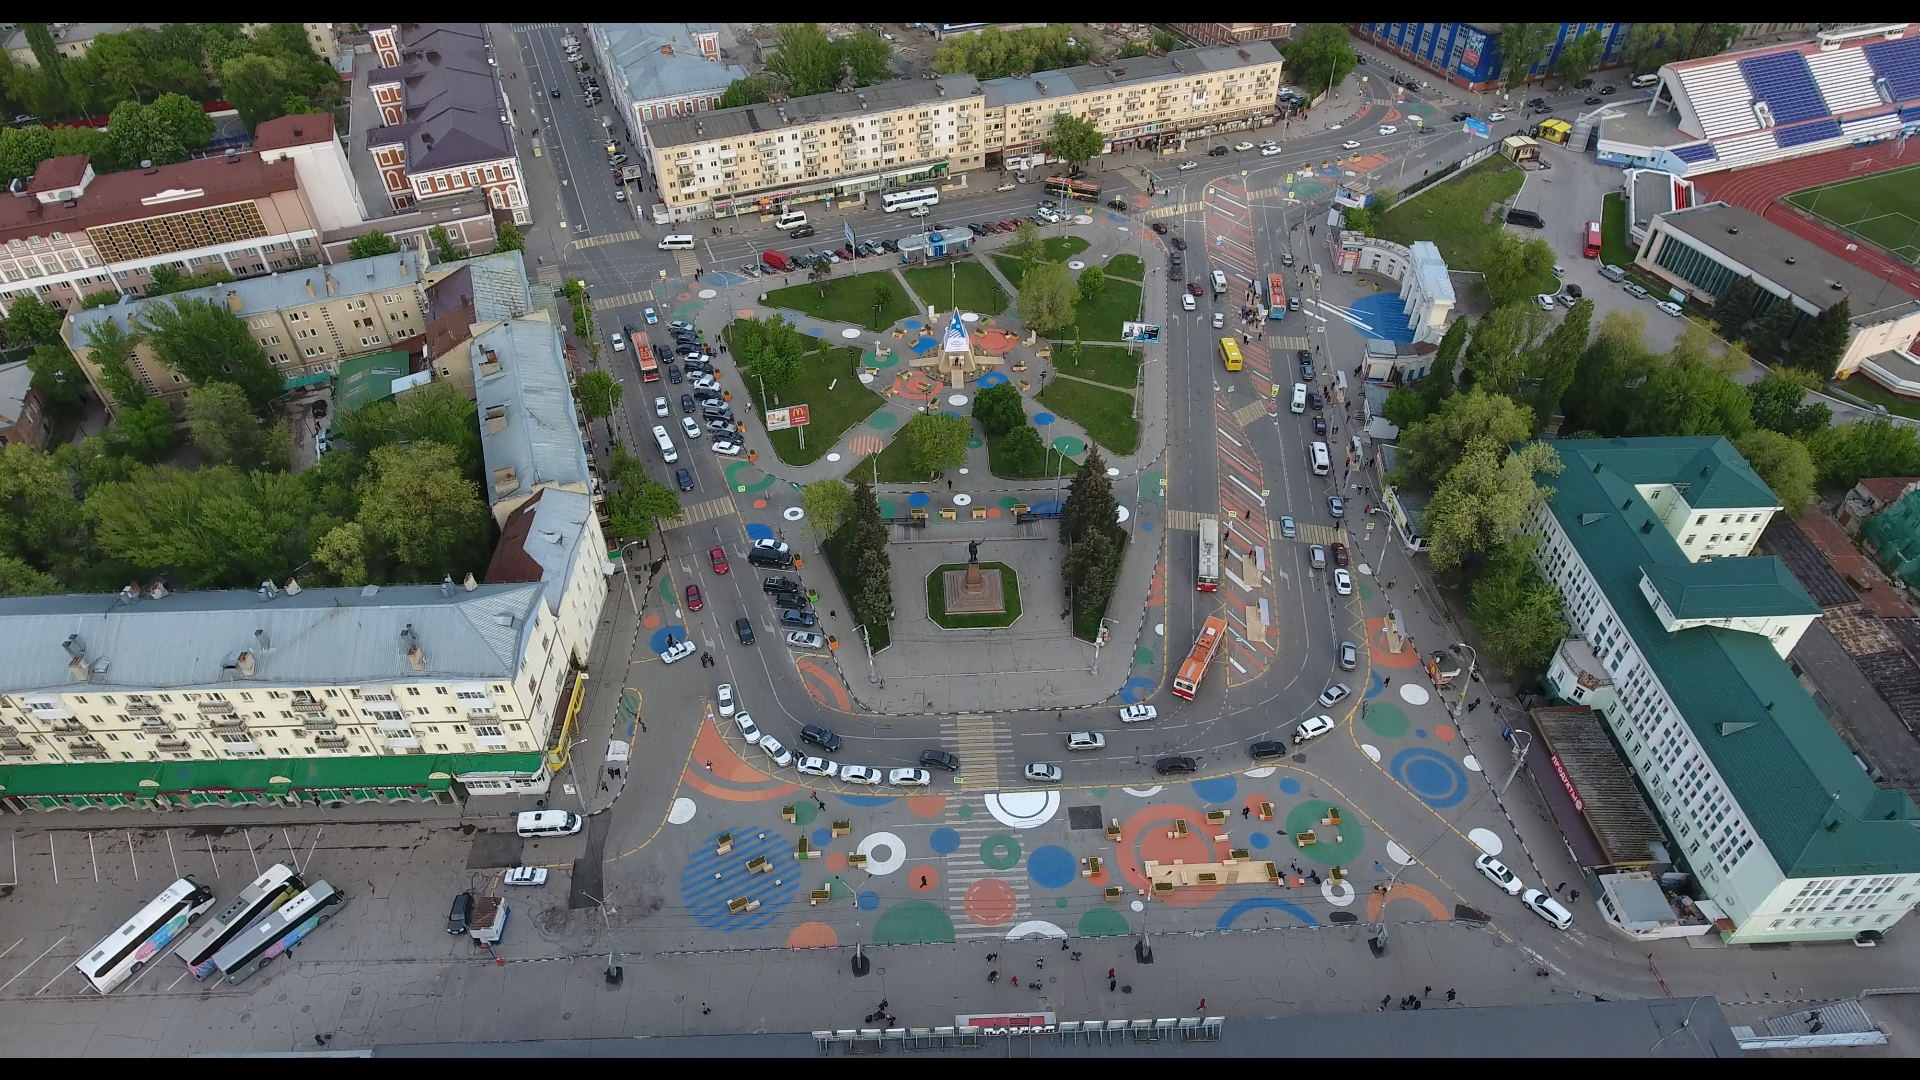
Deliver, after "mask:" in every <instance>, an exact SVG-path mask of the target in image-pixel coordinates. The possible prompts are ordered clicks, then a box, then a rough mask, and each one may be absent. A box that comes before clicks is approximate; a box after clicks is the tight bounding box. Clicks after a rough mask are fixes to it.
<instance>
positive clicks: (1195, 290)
mask: <svg viewBox="0 0 1920 1080" xmlns="http://www.w3.org/2000/svg"><path fill="white" fill-rule="evenodd" d="M1187 291H1188V292H1190V293H1192V294H1193V295H1195V296H1205V295H1206V293H1203V292H1201V291H1200V283H1199V282H1197V281H1189V282H1187Z"/></svg>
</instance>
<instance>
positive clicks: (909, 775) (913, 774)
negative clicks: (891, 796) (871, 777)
mask: <svg viewBox="0 0 1920 1080" xmlns="http://www.w3.org/2000/svg"><path fill="white" fill-rule="evenodd" d="M887 783H889V784H892V785H893V786H894V787H926V786H927V785H928V784H931V783H933V774H932V773H930V772H928V771H927V770H925V769H889V770H887Z"/></svg>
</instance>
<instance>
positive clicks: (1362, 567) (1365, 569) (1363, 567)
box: [1354, 563, 1373, 577]
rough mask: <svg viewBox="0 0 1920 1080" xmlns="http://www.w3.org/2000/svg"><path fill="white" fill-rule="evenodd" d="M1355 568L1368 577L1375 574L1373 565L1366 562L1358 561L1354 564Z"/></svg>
mask: <svg viewBox="0 0 1920 1080" xmlns="http://www.w3.org/2000/svg"><path fill="white" fill-rule="evenodd" d="M1354 569H1355V570H1358V571H1359V572H1361V573H1363V574H1365V575H1367V576H1368V577H1372V576H1373V567H1371V566H1368V565H1367V564H1366V563H1358V564H1356V565H1355V566H1354Z"/></svg>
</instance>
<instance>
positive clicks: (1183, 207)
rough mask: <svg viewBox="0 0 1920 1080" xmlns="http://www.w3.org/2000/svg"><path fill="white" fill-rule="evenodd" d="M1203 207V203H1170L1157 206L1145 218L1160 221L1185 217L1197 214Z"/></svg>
mask: <svg viewBox="0 0 1920 1080" xmlns="http://www.w3.org/2000/svg"><path fill="white" fill-rule="evenodd" d="M1203 205H1204V204H1203V203H1197V202H1184V203H1169V204H1168V205H1166V206H1156V207H1154V208H1153V209H1151V210H1149V211H1147V212H1146V214H1144V215H1143V216H1144V217H1145V218H1146V219H1147V220H1148V221H1158V220H1159V219H1161V218H1170V217H1185V216H1186V215H1188V214H1191V213H1195V212H1197V211H1198V210H1199V209H1200V208H1201V207H1202V206H1203Z"/></svg>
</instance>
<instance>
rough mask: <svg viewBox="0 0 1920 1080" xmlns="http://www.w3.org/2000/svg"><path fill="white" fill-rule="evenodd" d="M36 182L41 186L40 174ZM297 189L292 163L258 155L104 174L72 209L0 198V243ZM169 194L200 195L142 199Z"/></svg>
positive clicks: (59, 205) (42, 164)
mask: <svg viewBox="0 0 1920 1080" xmlns="http://www.w3.org/2000/svg"><path fill="white" fill-rule="evenodd" d="M52 160H53V161H66V160H69V159H66V158H55V159H52ZM81 160H83V161H84V160H85V159H84V158H82V159H81ZM48 164H50V162H41V164H40V167H41V168H42V169H44V168H46V167H47V165H48ZM62 168H63V169H64V168H65V166H62ZM34 182H35V184H36V185H37V184H38V183H39V174H38V173H35V176H34ZM299 186H300V182H299V180H298V178H297V177H296V176H295V174H294V165H293V162H291V161H276V162H271V163H269V162H264V161H261V160H260V155H259V154H238V155H236V156H235V157H234V158H231V159H229V158H225V157H213V158H203V159H201V160H199V161H183V162H181V163H180V164H178V165H162V166H160V167H159V168H157V169H155V170H153V171H152V172H150V173H149V172H145V171H142V170H140V169H129V170H127V171H126V172H117V173H107V174H105V175H103V176H96V177H95V178H94V181H93V183H91V184H88V185H87V191H86V194H84V195H82V196H80V198H79V199H77V200H75V202H74V204H73V205H72V206H68V205H66V204H64V203H53V204H51V205H48V204H44V203H42V202H40V200H38V199H35V198H32V197H31V196H29V197H25V198H20V197H13V198H0V242H4V241H8V240H12V239H14V238H16V237H19V238H23V239H24V238H25V237H28V236H45V235H46V234H47V233H50V232H69V233H71V232H82V231H85V230H87V229H90V228H94V227H96V226H100V225H112V224H115V223H118V222H123V221H139V220H141V219H144V218H150V217H161V216H164V215H166V214H178V213H181V212H183V211H187V210H203V209H206V208H207V207H210V206H225V205H227V204H229V203H236V202H242V201H245V200H248V199H264V198H266V197H268V196H269V195H272V194H274V193H275V192H280V191H293V190H295V189H297V188H298V187H299ZM170 191H180V192H186V191H199V192H200V194H197V195H194V196H192V197H182V198H174V199H168V200H167V201H165V202H161V203H155V204H153V205H145V204H143V203H142V201H141V200H143V199H147V198H151V197H153V196H157V195H160V194H162V193H165V192H170Z"/></svg>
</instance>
